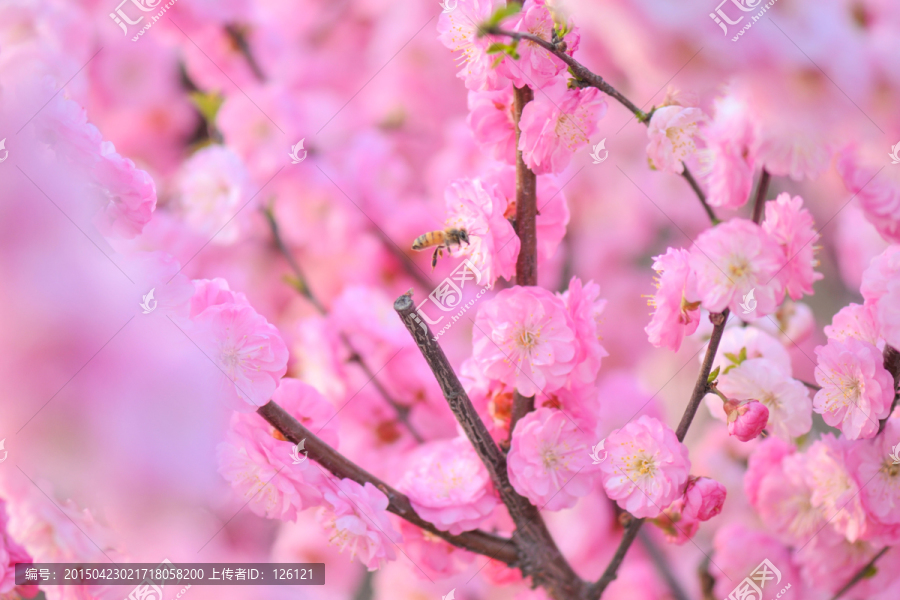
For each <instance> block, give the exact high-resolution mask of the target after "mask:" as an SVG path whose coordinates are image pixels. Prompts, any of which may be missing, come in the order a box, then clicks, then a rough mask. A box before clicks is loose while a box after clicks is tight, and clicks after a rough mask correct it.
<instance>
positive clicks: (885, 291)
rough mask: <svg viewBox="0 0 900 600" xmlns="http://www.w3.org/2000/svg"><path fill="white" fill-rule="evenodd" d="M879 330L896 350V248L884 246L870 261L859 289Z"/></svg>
mask: <svg viewBox="0 0 900 600" xmlns="http://www.w3.org/2000/svg"><path fill="white" fill-rule="evenodd" d="M859 291H860V293H861V294H862V297H863V298H864V299H865V304H866V306H871V307H872V310H873V312H874V315H875V320H876V321H877V323H878V324H879V325H880V326H881V337H883V338H884V341H885V342H887V343H888V344H890V345H891V346H893V347H895V348H900V246H897V245H893V246H888V247H887V248H886V249H885V251H884V252H882V253H881V254H879V255H878V256H876V257H875V258H873V259H872V262H871V264H870V265H869V268H868V269H866V270H865V272H864V273H863V276H862V285H861V286H860V289H859Z"/></svg>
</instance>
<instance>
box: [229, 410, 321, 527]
mask: <svg viewBox="0 0 900 600" xmlns="http://www.w3.org/2000/svg"><path fill="white" fill-rule="evenodd" d="M291 446H292V444H291V443H290V442H287V441H285V440H284V438H283V436H281V434H280V432H278V431H277V430H275V429H273V428H272V426H270V425H269V424H268V423H267V422H266V421H265V420H264V419H262V417H260V416H259V415H257V414H252V413H251V414H245V413H233V414H232V415H231V425H230V427H229V429H228V433H227V437H226V441H225V442H222V443H221V444H219V446H218V447H217V448H216V456H217V459H218V463H219V473H220V474H221V475H222V476H223V477H224V478H225V480H226V481H228V482H229V483H230V484H231V486H232V487H233V488H234V490H235V492H237V493H238V495H239V496H240V498H241V501H242V503H243V502H246V503H247V506H249V507H250V510H251V511H253V513H254V514H257V515H259V516H261V517H266V518H269V519H280V520H282V521H293V520H294V519H296V518H297V511H300V510H303V509H306V508H309V507H311V506H317V505H319V504H321V503H322V492H321V488H322V487H323V486H324V485H325V483H324V480H323V475H322V472H321V471H320V470H319V468H318V467H315V466H313V465H309V464H308V463H307V462H306V461H304V464H303V465H297V466H295V465H293V464H291V463H292V460H291ZM300 466H302V467H303V468H302V469H301V468H299V467H300Z"/></svg>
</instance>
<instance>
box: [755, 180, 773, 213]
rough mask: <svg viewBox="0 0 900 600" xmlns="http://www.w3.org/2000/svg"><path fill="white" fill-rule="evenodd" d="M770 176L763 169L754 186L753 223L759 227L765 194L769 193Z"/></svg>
mask: <svg viewBox="0 0 900 600" xmlns="http://www.w3.org/2000/svg"><path fill="white" fill-rule="evenodd" d="M771 179H772V176H771V175H769V172H768V171H766V170H765V168H763V170H762V175H760V177H759V182H758V183H757V184H756V200H755V202H754V203H753V222H754V223H756V224H757V225H759V222H760V221H762V215H763V206H765V204H766V194H767V193H768V192H769V181H771Z"/></svg>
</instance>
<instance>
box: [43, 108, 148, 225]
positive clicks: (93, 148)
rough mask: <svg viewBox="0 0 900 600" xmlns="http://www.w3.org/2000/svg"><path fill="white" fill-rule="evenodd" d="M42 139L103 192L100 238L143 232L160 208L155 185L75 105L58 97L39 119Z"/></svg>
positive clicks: (99, 222) (101, 193)
mask: <svg viewBox="0 0 900 600" xmlns="http://www.w3.org/2000/svg"><path fill="white" fill-rule="evenodd" d="M35 127H36V129H37V135H38V137H39V139H41V140H42V141H44V142H46V143H47V144H49V145H50V146H51V148H53V150H54V151H55V152H56V154H57V156H58V157H60V158H62V159H64V160H66V161H68V162H70V163H73V164H76V165H80V166H82V167H84V168H85V170H86V171H87V172H88V173H89V174H90V177H91V179H92V180H93V181H94V183H95V184H96V185H97V186H98V188H99V193H98V194H97V197H98V198H100V202H99V204H98V206H97V209H98V212H97V213H96V214H95V215H94V221H95V223H96V224H97V227H98V228H99V229H100V231H101V233H103V234H104V235H106V236H109V237H114V238H124V239H131V238H134V237H136V236H137V235H139V234H140V233H141V231H143V229H144V226H146V225H147V223H148V222H149V221H150V217H151V216H152V214H153V210H154V209H155V208H156V186H155V185H154V183H153V179H152V178H151V177H150V175H149V174H148V173H146V172H145V171H142V170H140V169H138V168H136V167H135V165H134V162H132V161H131V160H129V159H127V158H124V157H123V156H121V155H120V154H118V153H117V152H116V148H115V146H114V145H113V143H112V142H109V141H104V140H103V137H102V135H101V134H100V132H99V131H98V130H97V128H96V127H95V126H94V125H92V124H90V123H88V121H87V113H86V112H85V110H84V109H83V108H82V107H81V106H79V105H78V104H77V103H76V102H75V101H73V100H70V99H69V98H66V97H64V95H56V96H54V97H53V99H52V101H51V102H50V103H49V104H48V105H47V106H46V107H45V108H43V109H42V110H41V112H40V114H39V116H38V118H37V119H36V120H35Z"/></svg>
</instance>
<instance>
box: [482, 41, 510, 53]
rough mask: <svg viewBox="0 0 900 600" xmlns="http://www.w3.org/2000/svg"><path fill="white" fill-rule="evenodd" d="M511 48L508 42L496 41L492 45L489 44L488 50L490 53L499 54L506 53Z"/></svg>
mask: <svg viewBox="0 0 900 600" xmlns="http://www.w3.org/2000/svg"><path fill="white" fill-rule="evenodd" d="M507 50H509V46H508V45H507V44H502V43H500V42H494V43H493V44H491V45H490V46H488V48H487V50H486V52H487V53H488V54H497V53H498V52H503V53H504V54H505V53H506V52H507Z"/></svg>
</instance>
